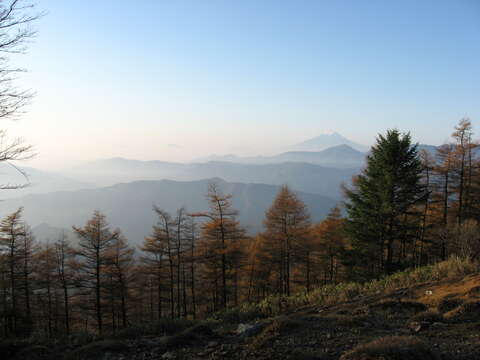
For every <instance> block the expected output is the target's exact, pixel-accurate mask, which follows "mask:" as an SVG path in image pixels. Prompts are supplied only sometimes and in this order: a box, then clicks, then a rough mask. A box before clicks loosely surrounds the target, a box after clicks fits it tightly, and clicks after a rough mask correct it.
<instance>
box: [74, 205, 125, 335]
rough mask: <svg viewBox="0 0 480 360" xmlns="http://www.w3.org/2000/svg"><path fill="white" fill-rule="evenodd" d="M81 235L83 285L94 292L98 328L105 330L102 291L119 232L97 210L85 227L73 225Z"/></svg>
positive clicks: (99, 330) (79, 252)
mask: <svg viewBox="0 0 480 360" xmlns="http://www.w3.org/2000/svg"><path fill="white" fill-rule="evenodd" d="M72 228H73V231H74V232H75V234H76V235H77V236H78V237H79V239H80V241H79V243H78V247H79V248H78V252H77V255H78V256H79V258H80V259H81V272H82V277H81V286H82V287H83V288H86V289H90V290H92V291H93V292H94V295H93V296H94V299H95V305H94V310H95V317H96V321H97V329H98V332H99V333H100V334H101V333H102V330H103V327H102V325H103V312H102V291H103V289H104V284H103V282H104V270H105V266H106V265H108V263H109V261H110V256H109V254H110V249H111V247H112V244H113V242H114V241H115V240H116V239H117V238H118V236H119V232H118V231H117V230H116V231H112V230H111V229H110V227H109V225H108V223H107V220H106V217H105V215H103V214H102V213H100V212H99V211H95V212H94V214H93V216H92V218H91V219H90V220H88V221H87V223H86V224H85V226H84V227H83V228H81V227H76V226H73V227H72Z"/></svg>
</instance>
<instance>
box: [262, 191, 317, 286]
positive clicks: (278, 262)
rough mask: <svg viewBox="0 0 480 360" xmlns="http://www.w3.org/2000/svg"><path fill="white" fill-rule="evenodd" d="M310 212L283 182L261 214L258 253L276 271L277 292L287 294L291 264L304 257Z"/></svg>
mask: <svg viewBox="0 0 480 360" xmlns="http://www.w3.org/2000/svg"><path fill="white" fill-rule="evenodd" d="M310 224H311V220H310V214H309V213H308V210H307V207H306V205H305V203H304V202H303V201H302V200H301V199H300V198H299V197H298V196H297V195H296V194H295V193H294V192H293V191H292V190H290V188H289V187H288V186H286V185H284V186H282V188H281V189H280V191H279V192H278V194H277V196H276V197H275V199H274V200H273V204H272V205H271V207H270V208H269V209H268V210H267V211H266V214H265V220H264V225H265V229H266V230H265V232H264V233H263V234H262V239H263V243H262V248H263V251H262V252H261V253H263V254H265V255H266V258H265V259H263V260H264V261H267V262H269V263H270V264H272V265H273V266H274V269H275V271H276V272H277V290H276V291H277V292H278V293H280V294H282V295H287V296H290V294H291V283H292V276H291V275H292V268H293V266H295V265H297V264H298V263H299V262H302V261H303V262H305V261H308V259H307V258H306V257H303V256H302V255H309V254H308V252H305V249H306V248H307V247H308V245H309V237H310Z"/></svg>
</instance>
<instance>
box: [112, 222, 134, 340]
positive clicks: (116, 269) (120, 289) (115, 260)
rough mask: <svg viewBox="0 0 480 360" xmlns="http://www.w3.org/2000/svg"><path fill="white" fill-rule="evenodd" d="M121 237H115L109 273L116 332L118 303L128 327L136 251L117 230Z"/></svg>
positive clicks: (123, 325)
mask: <svg viewBox="0 0 480 360" xmlns="http://www.w3.org/2000/svg"><path fill="white" fill-rule="evenodd" d="M116 232H117V233H118V234H119V236H117V237H115V238H114V239H113V241H112V244H111V246H110V249H109V254H108V257H109V259H110V261H109V266H108V268H107V272H108V273H109V274H110V277H111V279H112V282H111V284H112V285H113V286H112V288H111V295H112V297H113V307H112V308H113V309H112V310H113V311H112V326H113V330H114V331H115V330H116V328H117V326H116V323H115V317H116V312H117V309H116V306H115V305H116V303H118V302H119V308H120V309H119V312H120V316H119V317H120V319H121V323H122V327H123V328H125V327H127V325H128V306H127V301H128V299H129V285H130V281H131V278H132V269H133V265H134V254H135V249H134V248H132V247H130V246H129V245H128V242H127V239H126V238H125V237H124V236H123V235H122V234H121V233H120V230H116Z"/></svg>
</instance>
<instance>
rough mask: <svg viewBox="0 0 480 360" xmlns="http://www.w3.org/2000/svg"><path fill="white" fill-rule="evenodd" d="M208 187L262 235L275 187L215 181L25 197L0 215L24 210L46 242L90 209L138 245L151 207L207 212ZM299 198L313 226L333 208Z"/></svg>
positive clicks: (324, 200) (326, 201)
mask: <svg viewBox="0 0 480 360" xmlns="http://www.w3.org/2000/svg"><path fill="white" fill-rule="evenodd" d="M210 182H216V183H217V184H218V185H219V186H220V188H221V189H222V191H224V192H225V193H231V194H232V195H233V207H234V208H235V209H237V210H238V211H239V220H240V222H241V224H242V225H244V226H246V227H247V229H248V230H249V231H250V233H254V232H256V231H258V230H261V228H262V220H263V217H264V212H265V210H266V209H267V208H268V207H269V206H270V205H271V203H272V201H273V199H274V197H275V195H276V194H277V192H278V190H279V186H274V185H265V184H241V183H231V182H226V181H223V180H221V179H218V178H214V179H207V180H200V181H189V182H179V181H171V180H161V181H136V182H131V183H126V184H117V185H113V186H109V187H103V188H97V189H86V190H79V191H69V192H55V193H50V194H36V195H28V196H25V197H22V198H18V199H10V200H6V201H4V202H3V203H2V207H1V212H0V216H1V217H4V216H5V215H7V214H9V213H10V212H12V211H14V210H16V209H17V208H18V207H20V206H23V207H24V217H25V220H26V221H27V222H28V223H29V224H30V225H31V226H32V227H33V228H34V229H35V228H36V230H37V231H36V233H37V236H38V235H42V236H46V237H51V236H55V234H56V232H55V231H56V228H60V229H62V228H63V229H67V230H70V229H71V226H72V225H79V226H82V225H83V224H84V223H85V222H86V221H87V220H88V219H89V218H90V217H91V215H92V213H93V211H94V210H100V211H102V212H103V213H105V215H107V218H108V220H109V222H110V224H111V226H112V227H116V226H121V228H122V230H123V232H124V233H125V235H126V236H127V237H128V238H129V240H130V241H132V242H133V243H136V244H139V243H140V242H141V241H142V240H143V238H144V237H145V236H147V235H148V234H149V231H150V230H151V227H152V225H154V224H155V222H156V217H155V215H154V213H153V211H152V206H153V204H156V205H157V206H159V207H160V208H162V209H164V210H166V211H169V212H172V213H173V212H175V211H176V209H178V208H179V207H181V206H185V207H186V208H187V209H188V210H189V211H191V212H199V211H204V210H207V209H208V202H207V199H206V193H207V189H208V184H209V183H210ZM298 196H299V197H300V198H301V199H302V200H303V201H304V202H305V203H306V205H307V206H308V208H309V211H310V213H311V215H312V219H313V220H314V221H318V220H320V219H322V218H324V217H325V215H326V214H327V213H328V211H329V210H330V209H331V208H332V207H333V206H335V205H336V203H337V201H336V200H333V199H331V198H328V197H325V196H321V195H318V194H309V193H305V192H298ZM46 224H48V225H46ZM57 233H58V232H57ZM43 240H44V239H43ZM51 240H52V239H51Z"/></svg>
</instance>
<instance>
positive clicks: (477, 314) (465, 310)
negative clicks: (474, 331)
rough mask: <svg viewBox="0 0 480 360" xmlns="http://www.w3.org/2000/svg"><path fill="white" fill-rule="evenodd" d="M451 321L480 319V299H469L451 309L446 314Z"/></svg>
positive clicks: (446, 317)
mask: <svg viewBox="0 0 480 360" xmlns="http://www.w3.org/2000/svg"><path fill="white" fill-rule="evenodd" d="M444 317H445V319H447V320H451V321H454V322H455V321H462V322H468V321H478V320H480V301H469V302H466V303H464V304H462V305H460V306H459V307H457V308H455V309H453V310H451V311H449V312H448V313H446V314H445V315H444Z"/></svg>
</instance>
